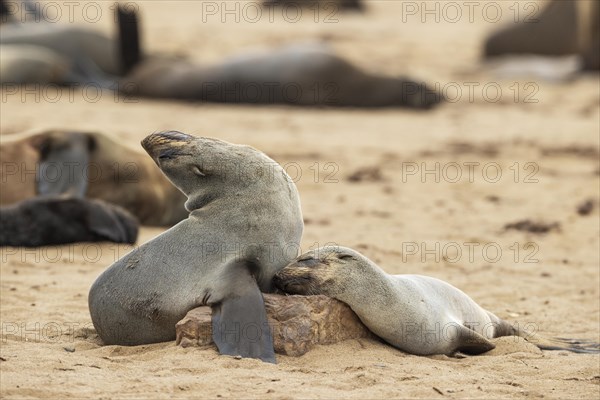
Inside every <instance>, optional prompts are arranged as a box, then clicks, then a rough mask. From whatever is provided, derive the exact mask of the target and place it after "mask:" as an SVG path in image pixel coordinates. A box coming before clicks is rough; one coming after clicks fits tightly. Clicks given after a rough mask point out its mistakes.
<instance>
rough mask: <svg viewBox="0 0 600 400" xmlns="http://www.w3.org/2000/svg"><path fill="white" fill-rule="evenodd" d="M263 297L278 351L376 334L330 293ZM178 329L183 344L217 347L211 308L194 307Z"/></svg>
mask: <svg viewBox="0 0 600 400" xmlns="http://www.w3.org/2000/svg"><path fill="white" fill-rule="evenodd" d="M264 299H265V308H266V310H267V316H268V319H269V325H270V327H271V331H272V334H273V344H274V347H275V352H276V353H278V354H284V355H288V356H296V357H297V356H301V355H303V354H305V353H306V352H308V351H309V350H310V349H312V348H313V347H314V346H315V345H318V344H333V343H337V342H341V341H343V340H348V339H358V338H368V337H374V336H373V334H372V333H371V332H370V331H369V330H368V329H367V327H365V326H364V325H363V324H362V322H360V320H359V319H358V317H357V316H356V314H354V312H353V311H352V310H351V309H350V307H348V306H347V305H346V304H344V303H342V302H340V301H337V300H335V299H331V298H329V297H327V296H322V295H319V296H282V295H276V294H265V295H264ZM175 330H176V334H177V339H176V343H177V344H178V345H180V346H182V347H189V346H207V345H212V346H214V343H213V341H212V327H211V309H210V307H198V308H195V309H193V310H191V311H190V312H188V313H187V315H186V316H185V318H183V319H182V320H181V321H179V322H178V323H177V325H176V327H175Z"/></svg>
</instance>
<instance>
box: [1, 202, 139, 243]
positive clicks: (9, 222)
mask: <svg viewBox="0 0 600 400" xmlns="http://www.w3.org/2000/svg"><path fill="white" fill-rule="evenodd" d="M0 226H2V229H0V246H25V247H37V246H49V245H59V244H66V243H77V242H104V241H109V242H115V243H130V244H133V243H135V241H136V239H137V234H138V222H137V220H136V219H135V217H133V216H132V215H131V214H129V213H128V212H127V211H126V210H124V209H122V208H121V207H117V206H114V205H111V204H108V203H105V202H103V201H101V200H89V199H81V198H75V197H64V196H40V197H34V198H32V199H28V200H24V201H21V202H19V203H17V204H14V205H11V206H8V207H0Z"/></svg>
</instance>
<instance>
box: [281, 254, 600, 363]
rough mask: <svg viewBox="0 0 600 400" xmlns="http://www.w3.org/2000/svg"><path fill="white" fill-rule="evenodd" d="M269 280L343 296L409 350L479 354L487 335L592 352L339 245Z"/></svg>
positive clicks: (376, 329)
mask: <svg viewBox="0 0 600 400" xmlns="http://www.w3.org/2000/svg"><path fill="white" fill-rule="evenodd" d="M274 283H275V285H276V286H277V287H279V288H280V289H282V290H283V291H285V292H288V293H293V294H309V295H316V294H324V295H327V296H330V297H333V298H335V299H338V300H340V301H343V302H344V303H346V304H348V305H349V306H350V308H352V310H353V311H354V312H355V313H356V314H357V315H358V317H359V318H360V319H361V321H362V322H363V323H364V324H365V325H366V326H367V327H368V328H369V329H370V330H371V331H372V332H373V333H375V334H376V335H377V336H379V337H381V338H382V339H383V340H385V341H386V342H388V343H390V344H391V345H392V346H394V347H397V348H398V349H400V350H403V351H405V352H407V353H411V354H417V355H433V354H446V355H452V354H454V353H456V352H462V353H466V354H479V353H483V352H486V351H489V350H491V349H493V348H494V347H495V345H494V344H493V343H492V342H490V340H489V339H492V338H496V337H500V336H513V335H516V336H522V337H524V338H525V339H527V340H529V341H530V342H532V343H533V344H535V345H537V346H538V347H539V348H541V349H546V350H569V351H573V352H580V353H598V352H600V345H598V344H596V343H593V342H588V341H579V340H572V339H546V338H542V337H540V336H537V335H532V334H528V333H527V332H525V331H522V330H519V329H518V328H515V327H513V326H512V325H510V324H509V323H508V322H506V321H504V320H501V319H500V318H498V317H497V316H495V315H494V314H492V313H491V312H489V311H486V310H484V309H483V308H481V307H480V306H479V305H477V303H475V302H474V301H473V300H472V299H471V298H470V297H469V296H467V295H466V294H465V293H463V292H462V291H460V290H459V289H457V288H455V287H454V286H452V285H450V284H448V283H446V282H444V281H441V280H439V279H435V278H431V277H427V276H422V275H389V274H386V273H385V272H384V271H383V270H382V269H381V268H379V267H378V266H377V265H376V264H375V263H373V262H372V261H371V260H369V259H368V258H366V257H365V256H363V255H362V254H360V253H358V252H357V251H354V250H352V249H349V248H345V247H336V246H329V247H322V248H320V249H317V250H313V251H311V252H308V253H306V254H303V255H301V256H299V257H298V258H297V259H296V260H295V261H294V262H292V263H291V264H289V265H288V266H286V267H285V268H283V269H282V270H281V271H279V272H278V273H277V274H276V275H275V278H274Z"/></svg>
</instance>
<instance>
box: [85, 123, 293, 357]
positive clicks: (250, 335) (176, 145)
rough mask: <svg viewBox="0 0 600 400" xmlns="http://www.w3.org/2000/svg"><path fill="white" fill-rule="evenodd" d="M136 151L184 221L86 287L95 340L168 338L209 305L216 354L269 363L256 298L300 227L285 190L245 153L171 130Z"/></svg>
mask: <svg viewBox="0 0 600 400" xmlns="http://www.w3.org/2000/svg"><path fill="white" fill-rule="evenodd" d="M142 146H143V147H144V149H145V150H146V151H147V152H148V154H149V155H150V156H151V157H152V159H153V160H154V161H155V162H156V163H157V165H158V166H159V167H160V169H161V170H162V171H163V172H164V174H165V175H166V176H167V177H168V178H169V179H170V180H171V182H172V183H173V184H174V185H175V186H177V187H178V188H179V189H180V190H181V191H182V192H183V193H185V195H186V196H187V198H188V200H187V202H186V203H185V207H186V208H187V210H188V211H189V212H190V215H189V217H188V218H187V219H186V220H184V221H182V222H180V223H179V224H177V225H175V226H174V227H172V228H171V229H169V230H168V231H166V232H164V233H163V234H161V235H159V236H157V237H156V238H155V239H153V240H151V241H149V242H147V243H145V244H143V245H142V246H140V247H139V248H137V249H135V250H133V251H132V252H131V253H129V254H127V255H126V256H124V257H123V258H121V259H120V260H118V261H117V262H116V263H114V264H113V265H112V266H110V267H109V268H108V269H107V270H106V271H104V273H102V275H100V277H98V279H97V280H96V281H95V282H94V284H93V285H92V287H91V289H90V293H89V309H90V315H91V317H92V322H93V323H94V327H95V328H96V331H97V332H98V335H99V336H100V338H101V339H102V341H103V342H104V343H105V344H119V345H139V344H145V343H155V342H163V341H170V340H174V339H175V324H176V323H177V322H178V321H179V320H181V319H182V318H183V317H184V316H185V314H186V313H187V312H188V311H189V310H191V309H192V308H195V307H198V306H202V305H209V306H211V307H212V326H213V340H214V342H215V343H216V344H217V347H218V349H219V351H220V352H221V353H222V354H228V355H240V356H243V357H252V358H260V359H261V360H263V361H268V362H275V356H274V351H273V343H272V339H271V334H270V331H269V329H268V325H267V319H266V313H265V310H264V303H263V299H262V295H261V293H260V291H261V290H262V291H265V292H268V291H270V290H271V289H272V287H271V285H272V278H273V275H274V274H275V273H276V272H277V271H278V270H279V269H281V268H283V267H284V266H285V265H286V264H287V263H288V262H289V261H291V260H292V259H293V258H294V257H295V256H296V255H297V251H298V248H299V241H300V238H301V235H302V230H303V226H304V225H303V220H302V212H301V209H300V199H299V196H298V191H297V190H296V186H295V184H294V183H293V182H292V180H291V179H290V177H289V176H288V175H287V173H286V172H285V171H284V169H283V168H282V167H281V166H280V165H279V164H277V163H276V162H275V161H273V160H272V159H270V158H269V157H267V156H266V155H265V154H263V153H262V152H260V151H258V150H256V149H254V148H252V147H249V146H243V145H236V144H231V143H227V142H224V141H221V140H217V139H210V138H204V137H193V136H190V135H187V134H184V133H180V132H162V133H155V134H152V135H150V136H148V137H147V138H145V139H144V140H143V141H142ZM292 253H293V254H292Z"/></svg>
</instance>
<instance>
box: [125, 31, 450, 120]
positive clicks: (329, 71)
mask: <svg viewBox="0 0 600 400" xmlns="http://www.w3.org/2000/svg"><path fill="white" fill-rule="evenodd" d="M119 87H120V88H121V89H122V90H123V91H124V92H125V94H128V95H132V96H146V97H158V98H171V99H182V100H202V101H212V102H226V103H261V104H277V103H280V104H293V105H301V106H318V105H329V106H339V107H341V106H349V107H393V106H403V107H411V108H417V109H428V108H431V107H433V106H435V105H436V104H438V103H439V102H440V101H441V100H442V96H441V94H440V93H437V92H436V91H434V90H433V89H430V88H428V87H427V86H426V85H425V84H423V83H420V82H415V81H412V80H410V79H407V78H394V77H387V76H380V75H375V74H371V73H368V72H364V71H362V70H360V69H359V68H357V67H355V66H354V65H352V64H351V63H349V62H348V61H346V60H344V59H343V58H340V57H338V56H337V55H335V54H334V53H333V52H331V51H330V50H329V48H328V47H327V46H324V45H321V44H315V43H303V44H296V45H291V46H286V47H282V48H279V49H275V50H272V51H267V52H254V53H248V54H241V55H238V56H236V57H232V58H231V59H229V60H226V61H224V62H222V63H219V64H216V65H212V66H202V65H197V64H194V63H192V62H189V61H186V60H174V59H160V58H154V59H153V58H148V59H146V60H145V61H144V62H142V63H140V64H139V65H138V66H137V67H135V68H134V69H133V70H132V72H131V73H130V74H129V75H128V76H127V77H126V78H125V80H124V81H123V83H122V84H121V85H119Z"/></svg>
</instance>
